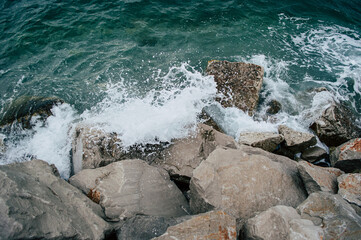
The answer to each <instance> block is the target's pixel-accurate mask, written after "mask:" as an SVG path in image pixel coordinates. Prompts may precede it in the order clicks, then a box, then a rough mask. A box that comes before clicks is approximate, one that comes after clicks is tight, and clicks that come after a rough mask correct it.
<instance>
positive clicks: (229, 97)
mask: <svg viewBox="0 0 361 240" xmlns="http://www.w3.org/2000/svg"><path fill="white" fill-rule="evenodd" d="M207 74H208V75H213V76H214V80H215V82H216V83H217V89H218V92H220V93H222V94H223V95H224V96H225V97H224V98H222V99H217V100H218V101H219V102H220V103H221V104H222V106H224V107H237V108H239V109H241V110H243V111H246V112H249V113H250V114H252V112H253V111H254V110H255V108H256V107H257V103H258V98H259V92H260V90H261V87H262V82H263V68H262V67H261V66H258V65H255V64H250V63H242V62H228V61H216V60H214V61H209V62H208V66H207Z"/></svg>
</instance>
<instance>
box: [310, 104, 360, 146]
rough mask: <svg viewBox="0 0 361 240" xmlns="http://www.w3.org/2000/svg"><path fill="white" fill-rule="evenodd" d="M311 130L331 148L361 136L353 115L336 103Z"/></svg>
mask: <svg viewBox="0 0 361 240" xmlns="http://www.w3.org/2000/svg"><path fill="white" fill-rule="evenodd" d="M311 129H312V130H313V131H315V133H316V135H317V136H318V137H319V139H320V140H321V141H322V142H324V143H325V144H326V145H327V146H329V147H332V146H339V145H341V144H343V143H345V142H347V141H348V140H351V139H353V138H358V137H360V136H361V129H360V128H358V127H357V126H356V124H355V118H354V117H353V114H352V113H351V112H350V111H349V110H348V109H347V108H346V107H344V106H342V105H341V104H339V105H336V104H335V103H334V104H332V105H331V106H330V107H329V108H327V109H326V110H325V111H324V112H323V113H322V116H321V117H320V118H319V119H317V120H316V121H315V122H314V123H312V125H311Z"/></svg>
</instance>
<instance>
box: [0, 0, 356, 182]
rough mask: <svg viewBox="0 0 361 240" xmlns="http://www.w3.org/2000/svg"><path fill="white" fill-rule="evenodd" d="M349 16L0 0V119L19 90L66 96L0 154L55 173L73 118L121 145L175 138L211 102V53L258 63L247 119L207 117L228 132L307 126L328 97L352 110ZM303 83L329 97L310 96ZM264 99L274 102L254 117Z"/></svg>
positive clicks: (275, 7)
mask: <svg viewBox="0 0 361 240" xmlns="http://www.w3.org/2000/svg"><path fill="white" fill-rule="evenodd" d="M360 19H361V3H360V1H350V0H348V1H345V0H342V1H325V0H319V1H260V0H257V1H247V0H243V1H141V0H140V1H131V0H129V1H69V0H65V1H40V0H38V1H36V0H33V1H25V0H23V1H4V0H1V1H0V44H1V48H0V86H1V87H0V116H1V115H3V114H5V112H6V108H7V106H8V105H9V104H10V103H11V102H12V101H14V100H15V99H16V98H18V97H20V96H22V95H32V96H33V95H35V96H57V97H60V98H62V99H64V101H65V102H66V103H68V104H65V105H64V106H61V107H60V108H57V109H55V110H54V111H55V112H57V114H55V117H54V119H50V120H49V122H48V123H47V125H46V126H45V127H44V126H40V125H39V126H38V127H37V128H34V130H32V131H27V130H24V131H22V132H21V134H22V136H23V135H24V136H25V137H24V138H23V139H22V140H17V141H15V140H12V139H15V138H14V136H15V135H19V133H18V132H14V133H12V135H11V136H7V138H8V139H9V140H8V141H7V142H8V145H9V146H8V150H7V152H6V154H5V155H4V156H5V157H2V158H1V159H0V162H2V163H7V162H12V161H20V160H22V159H24V156H29V155H30V156H35V157H38V158H43V159H44V160H47V161H49V162H53V163H55V164H57V166H58V167H59V168H61V169H64V170H63V175H64V176H66V172H67V171H68V170H67V166H68V162H69V160H68V159H69V156H68V150H69V148H70V141H69V138H70V136H71V129H72V128H73V127H74V126H75V124H76V123H77V122H85V123H89V124H96V125H98V126H99V127H101V128H103V129H104V130H105V131H115V132H118V133H119V134H121V135H122V136H123V142H124V144H125V145H131V144H134V143H137V142H151V141H154V139H155V138H157V139H161V140H169V139H171V138H174V137H181V136H183V135H184V134H186V133H188V129H189V126H190V125H194V124H195V123H196V122H197V117H196V116H197V114H198V113H199V112H200V111H201V109H202V108H203V107H204V106H207V105H210V104H213V102H212V99H213V97H214V95H215V85H214V83H213V82H212V79H211V78H209V77H205V74H204V71H205V68H206V65H207V62H208V61H209V60H211V59H219V60H229V61H246V62H252V63H256V64H260V65H262V66H263V67H264V68H265V79H264V86H263V88H262V93H261V96H262V99H261V104H260V107H259V110H258V112H257V114H256V118H257V119H255V118H254V119H251V118H249V117H248V116H247V115H245V114H244V113H242V112H240V111H238V110H236V109H228V110H225V109H220V110H219V111H220V114H219V115H218V116H215V118H216V119H218V122H219V124H220V125H222V126H223V128H225V129H226V132H227V133H229V134H231V135H233V136H235V137H237V134H239V132H242V131H246V130H247V131H248V130H258V131H259V130H262V131H263V130H270V131H275V129H276V126H277V124H280V123H286V124H288V125H290V126H292V127H294V128H297V129H301V130H302V129H303V130H304V131H307V127H308V124H309V123H310V121H311V120H312V119H313V118H315V117H316V116H317V114H319V112H320V110H321V109H323V108H324V107H325V106H326V105H327V104H329V103H330V101H331V99H332V98H335V99H336V100H342V101H345V102H346V103H347V104H348V105H349V107H350V108H351V109H352V110H353V112H354V113H355V114H356V116H358V118H359V116H360V114H361V21H360ZM315 87H326V88H328V89H329V90H330V91H331V94H330V93H325V92H323V93H319V94H315V93H310V92H309V89H311V88H315ZM272 99H277V100H278V101H280V102H281V104H282V105H283V110H282V112H281V113H280V114H278V115H277V116H275V117H274V119H272V121H271V120H267V121H261V119H262V120H265V118H264V111H265V106H266V104H267V102H268V101H270V100H272ZM255 120H258V121H255ZM52 134H54V135H52ZM50 136H54V137H50ZM53 138H57V140H56V141H55V140H53ZM49 139H52V140H51V141H49ZM19 141H20V142H19ZM39 142H41V143H42V142H46V144H44V145H42V149H41V151H40V150H39V149H38V147H37V146H38V145H39ZM49 146H51V147H49ZM44 148H45V149H44Z"/></svg>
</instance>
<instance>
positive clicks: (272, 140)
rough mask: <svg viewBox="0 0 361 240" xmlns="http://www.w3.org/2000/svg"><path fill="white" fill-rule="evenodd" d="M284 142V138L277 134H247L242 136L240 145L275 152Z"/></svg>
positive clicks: (239, 141)
mask: <svg viewBox="0 0 361 240" xmlns="http://www.w3.org/2000/svg"><path fill="white" fill-rule="evenodd" d="M283 140H284V138H283V136H282V135H280V134H277V133H272V132H263V133H262V132H245V133H241V134H240V136H239V140H238V143H239V144H245V145H249V146H252V147H258V148H262V149H263V150H265V151H268V152H273V151H274V150H276V148H277V146H278V145H279V144H280V143H281V142H283Z"/></svg>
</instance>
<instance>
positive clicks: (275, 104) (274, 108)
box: [266, 100, 282, 115]
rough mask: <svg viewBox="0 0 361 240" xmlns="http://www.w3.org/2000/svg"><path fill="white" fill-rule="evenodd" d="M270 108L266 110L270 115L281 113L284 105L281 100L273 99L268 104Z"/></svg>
mask: <svg viewBox="0 0 361 240" xmlns="http://www.w3.org/2000/svg"><path fill="white" fill-rule="evenodd" d="M267 106H268V108H267V110H266V113H268V114H270V115H274V114H277V113H279V111H281V109H282V105H281V103H280V102H279V101H277V100H271V101H270V102H269V103H268V104H267Z"/></svg>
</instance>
